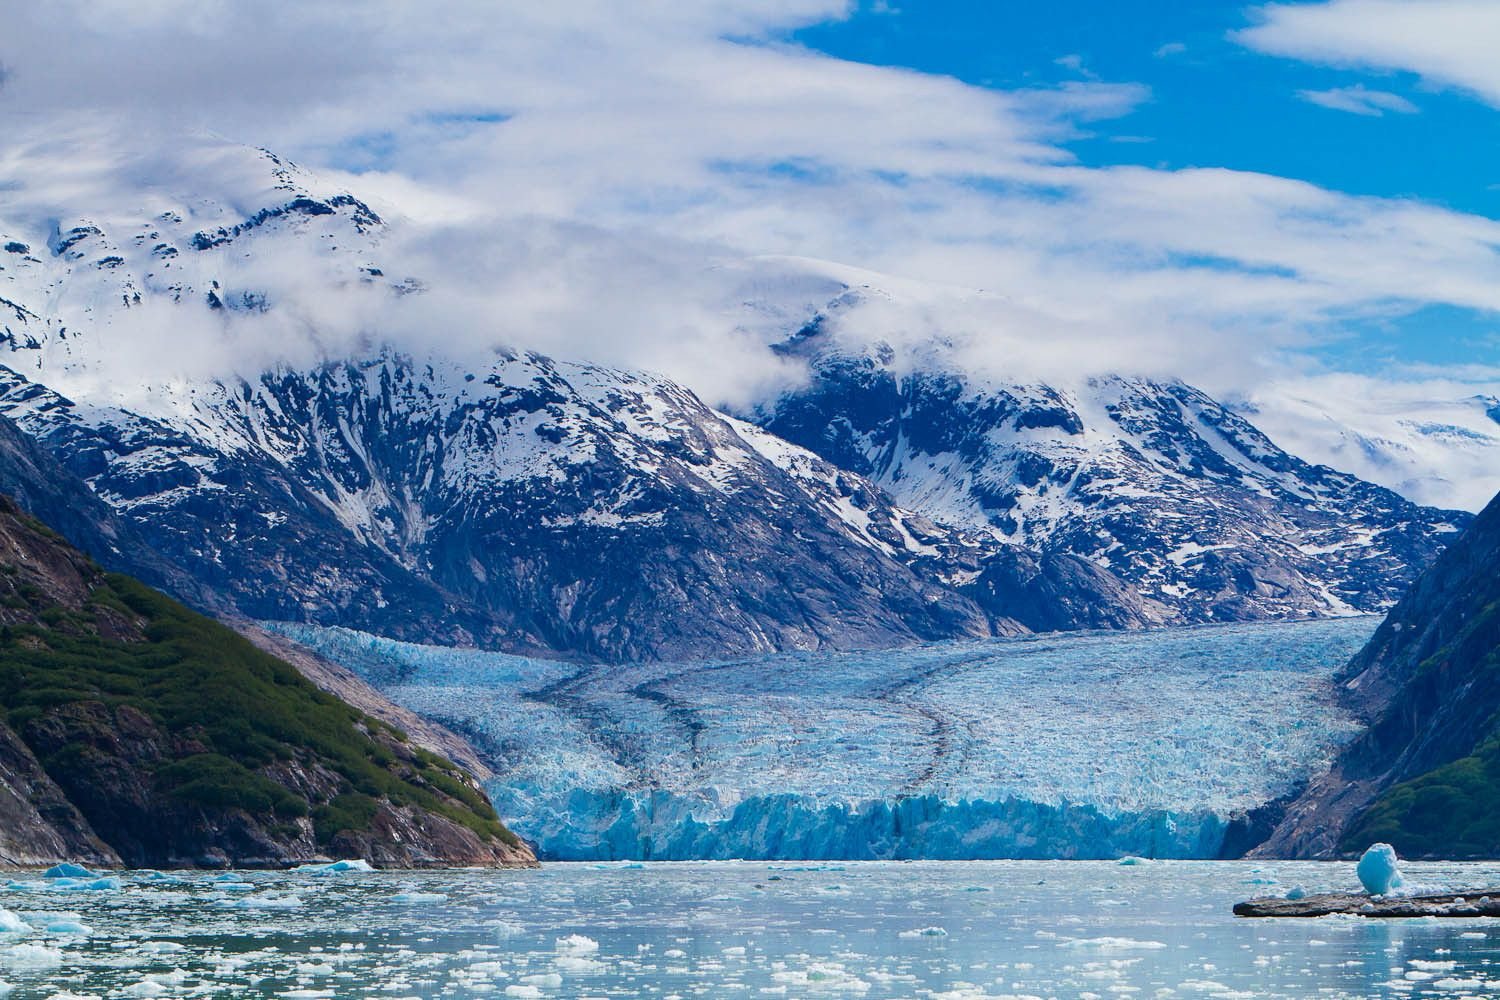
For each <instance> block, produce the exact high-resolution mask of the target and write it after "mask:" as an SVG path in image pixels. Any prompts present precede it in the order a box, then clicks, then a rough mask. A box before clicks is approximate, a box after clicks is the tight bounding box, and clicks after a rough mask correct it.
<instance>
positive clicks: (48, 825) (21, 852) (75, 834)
mask: <svg viewBox="0 0 1500 1000" xmlns="http://www.w3.org/2000/svg"><path fill="white" fill-rule="evenodd" d="M65 860H67V861H81V862H84V863H86V864H100V865H116V864H119V863H120V856H119V855H118V854H116V853H115V851H114V850H113V849H112V848H111V847H110V846H109V845H107V844H105V843H104V842H103V841H102V840H100V839H99V838H98V836H97V835H96V834H95V833H94V830H93V827H91V826H90V825H89V821H88V820H86V819H84V818H83V815H82V814H81V813H80V812H79V811H78V809H77V807H76V806H74V805H73V803H71V802H69V801H68V798H67V796H66V795H65V794H64V793H63V791H62V789H60V788H58V787H57V783H56V782H54V781H53V780H52V779H51V778H50V777H48V776H47V772H46V771H45V770H44V769H43V768H42V765H41V763H40V762H38V761H37V759H36V755H35V754H33V753H32V752H31V748H30V747H28V746H27V745H26V744H25V743H24V742H23V741H22V740H21V738H20V737H19V736H17V735H16V734H15V733H14V732H13V731H12V730H11V728H10V727H9V726H6V725H0V865H5V866H8V867H34V866H43V865H52V864H56V863H57V862H59V861H65Z"/></svg>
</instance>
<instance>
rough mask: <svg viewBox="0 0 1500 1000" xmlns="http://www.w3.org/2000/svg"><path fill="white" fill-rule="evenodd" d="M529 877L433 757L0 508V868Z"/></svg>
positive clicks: (519, 847) (220, 629)
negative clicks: (312, 865)
mask: <svg viewBox="0 0 1500 1000" xmlns="http://www.w3.org/2000/svg"><path fill="white" fill-rule="evenodd" d="M326 857H364V858H367V859H368V860H370V861H372V862H374V863H377V864H383V865H388V866H403V867H412V866H427V865H452V864H465V865H474V864H478V865H514V864H531V863H534V858H533V857H532V855H531V852H530V851H529V850H528V849H527V848H526V847H525V845H524V844H522V843H520V841H519V840H517V839H516V838H515V837H514V836H513V835H512V834H510V832H509V831H508V830H506V829H505V827H504V826H503V825H502V824H501V823H500V822H499V820H498V818H497V817H496V816H495V814H494V811H493V809H492V808H491V807H490V805H489V802H488V800H487V799H486V798H485V797H484V795H483V793H482V792H481V791H480V790H479V789H478V787H477V786H476V785H475V783H474V781H473V779H472V778H470V777H469V776H468V775H466V774H464V772H463V771H461V770H460V769H459V768H458V767H457V766H455V765H454V764H452V763H451V762H449V761H448V760H446V759H444V758H442V757H439V756H437V755H436V754H433V753H432V752H430V751H428V750H426V749H423V748H422V747H421V746H419V745H417V744H415V743H413V742H412V741H411V740H410V739H409V738H408V737H407V736H406V734H405V733H403V732H401V731H400V730H399V729H397V728H395V727H394V726H392V725H390V724H388V723H385V722H382V721H380V720H378V719H376V718H374V717H372V716H369V715H367V714H365V713H363V712H360V711H358V710H356V709H354V708H351V707H350V706H348V705H346V704H345V703H343V702H341V701H339V700H337V699H336V698H333V697H332V696H330V695H327V694H325V693H323V692H320V691H319V690H318V689H317V688H315V687H314V686H313V685H312V684H311V683H310V682H308V681H307V680H306V679H305V678H303V677H302V676H301V675H300V674H299V673H298V672H297V670H296V669H295V668H293V667H292V666H290V665H288V664H287V663H285V662H283V661H281V660H278V659H276V658H274V657H272V656H270V655H268V654H266V653H264V652H262V651H260V650H258V649H256V648H255V647H254V646H252V645H251V644H250V643H249V642H247V641H246V640H245V639H243V638H242V637H240V636H239V635H237V634H235V633H234V632H232V631H231V630H229V629H228V628H226V627H225V626H222V625H219V624H218V623H215V622H213V621H211V620H209V619H206V618H204V617H202V616H201V615H198V614H196V613H194V612H192V611H190V610H188V609H187V608H185V607H183V606H182V605H180V604H177V603H176V602H174V601H171V600H170V599H168V598H166V597H165V596H163V595H161V594H160V593H157V592H155V591H153V590H151V589H150V588H148V587H145V586H144V585H142V584H140V583H139V582H137V581H135V580H133V579H131V578H129V577H125V576H122V575H118V574H107V573H105V572H104V571H103V570H102V569H100V568H99V567H98V566H97V565H96V564H95V563H93V562H92V561H91V560H90V559H88V558H87V557H86V556H84V555H83V554H82V553H80V552H78V551H77V550H76V549H74V548H73V547H71V546H70V545H68V544H67V542H66V541H65V540H64V539H62V538H61V537H60V536H58V535H57V534H55V533H53V532H52V531H51V530H50V529H48V528H46V527H44V526H43V525H42V524H41V523H40V522H38V521H36V520H34V519H32V518H30V517H28V516H27V515H25V514H24V513H22V512H21V511H20V510H19V508H18V507H17V506H16V505H15V504H14V503H13V502H12V501H10V500H9V499H8V498H3V497H0V860H4V861H8V862H9V863H11V864H17V865H23V864H44V863H49V862H52V861H56V860H64V859H67V860H86V861H92V862H95V863H101V864H112V863H121V862H123V863H124V864H127V865H130V866H137V867H139V866H151V867H173V866H230V865H233V866H239V867H246V866H284V865H289V864H294V863H298V862H304V861H309V860H315V859H319V858H326Z"/></svg>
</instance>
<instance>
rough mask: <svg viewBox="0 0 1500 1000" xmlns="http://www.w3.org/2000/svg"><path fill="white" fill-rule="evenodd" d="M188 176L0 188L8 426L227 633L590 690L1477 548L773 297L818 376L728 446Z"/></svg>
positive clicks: (1362, 578) (298, 190)
mask: <svg viewBox="0 0 1500 1000" xmlns="http://www.w3.org/2000/svg"><path fill="white" fill-rule="evenodd" d="M183 163H184V164H185V165H184V166H182V167H181V169H180V170H178V171H177V172H175V173H169V174H168V181H169V182H170V185H169V184H168V183H167V182H162V181H158V180H153V181H151V182H149V183H148V182H146V181H144V180H143V181H140V182H139V183H138V184H136V186H134V187H129V191H130V194H129V196H128V197H126V196H122V195H120V194H118V193H117V192H114V193H111V192H113V189H112V188H108V186H106V188H105V189H99V190H105V192H106V193H105V194H102V195H101V194H99V191H98V190H95V189H93V188H89V187H88V185H86V184H82V183H81V182H79V183H75V184H72V185H66V184H65V185H62V186H60V187H59V186H56V185H46V184H43V185H39V186H38V187H37V190H35V191H33V190H31V189H29V188H28V187H27V184H26V183H25V178H22V179H21V181H16V180H15V179H14V178H11V179H8V180H7V179H6V178H0V180H6V182H7V183H10V184H11V187H10V188H9V189H8V193H7V191H6V189H5V188H4V187H3V185H0V310H3V311H0V362H3V363H4V367H5V370H4V371H0V413H4V414H5V415H8V416H10V417H12V418H13V419H15V420H16V421H17V423H18V424H19V425H20V426H21V427H22V428H23V429H24V430H25V431H26V432H27V433H28V434H30V435H31V436H33V437H34V438H35V439H37V440H38V441H41V442H43V443H44V444H45V445H46V446H47V447H48V448H49V449H50V450H51V451H52V452H53V453H54V454H56V455H57V456H58V457H60V458H61V459H62V460H63V461H64V463H65V464H66V465H67V466H68V467H69V468H70V469H71V470H72V471H73V472H74V473H76V474H77V475H79V476H80V477H82V478H83V479H85V480H86V481H87V482H88V483H89V484H90V485H91V486H92V487H93V488H94V490H95V491H96V492H97V493H98V494H99V495H100V496H101V497H103V498H104V499H105V500H107V501H108V502H109V503H110V504H112V505H113V506H114V507H115V508H116V509H117V510H119V511H120V512H121V513H123V514H125V515H126V516H127V517H129V518H130V519H131V520H132V521H133V522H135V524H136V525H137V526H138V527H139V528H140V529H141V530H142V532H143V533H144V534H145V536H146V537H147V538H148V539H150V541H151V542H152V544H154V545H155V546H156V547H157V548H159V549H160V550H161V551H162V552H163V553H164V554H165V555H166V556H167V557H168V558H170V559H171V560H173V561H174V562H176V563H178V564H179V565H181V566H182V567H183V568H185V569H186V570H188V571H189V572H190V573H192V574H193V575H194V577H195V578H197V579H198V580H200V581H202V582H203V583H204V584H205V585H207V586H209V587H210V588H212V589H213V590H214V591H215V592H216V593H217V594H220V595H223V596H224V599H225V600H226V601H227V602H228V604H229V605H230V606H231V607H232V608H233V609H234V610H236V611H237V612H238V613H240V614H243V615H246V616H250V617H255V618H266V619H272V618H274V619H290V620H296V621H307V622H313V623H318V624H324V625H345V626H350V627H354V628H360V629H365V630H369V631H374V632H379V633H383V634H387V635H392V636H397V637H400V638H405V639H410V640H416V641H426V642H434V641H436V642H450V643H470V642H472V643H478V644H482V645H487V646H501V647H505V648H510V649H515V650H534V651H551V652H561V653H566V654H581V655H586V656H591V657H599V658H605V659H641V658H659V657H674V658H690V657H698V656H705V655H711V654H723V653H727V652H732V651H757V650H773V649H807V648H823V647H840V648H849V647H868V646H885V645H893V644H901V643H909V642H913V641H918V640H923V639H934V638H941V637H953V636H981V635H989V634H996V633H998V634H1010V633H1014V632H1018V631H1024V630H1052V629H1068V628H1080V627H1140V626H1145V625H1153V624H1167V623H1175V622H1185V621H1201V620H1209V619H1240V620H1243V619H1267V618H1301V617H1315V616H1324V615H1339V614H1349V613H1353V612H1357V611H1373V610H1377V609H1379V608H1382V607H1384V606H1385V605H1387V604H1389V603H1390V602H1391V601H1392V600H1393V599H1394V598H1395V596H1396V595H1397V594H1398V593H1399V592H1400V590H1401V588H1402V587H1403V586H1404V584H1405V583H1406V581H1407V580H1409V579H1410V576H1411V574H1412V573H1414V572H1415V571H1416V570H1417V569H1419V568H1420V567H1421V566H1422V565H1425V563H1426V562H1427V561H1428V560H1429V559H1430V558H1431V556H1432V555H1433V553H1435V552H1436V551H1437V549H1438V548H1439V547H1440V546H1441V544H1442V542H1443V539H1444V538H1445V537H1446V536H1447V534H1448V533H1450V532H1451V531H1452V530H1454V528H1455V527H1456V526H1458V525H1460V524H1461V523H1463V522H1464V521H1465V520H1466V517H1465V515H1459V514H1449V513H1445V512H1441V511H1436V510H1430V509H1425V508H1418V507H1416V506H1414V505H1412V504H1410V503H1408V502H1406V501H1404V500H1402V499H1401V498H1400V497H1398V496H1396V495H1395V494H1393V493H1390V492H1388V491H1385V490H1382V489H1379V488H1377V487H1373V486H1370V485H1369V484H1366V483H1362V482H1360V481H1359V480H1357V479H1354V478H1353V477H1350V476H1344V475H1341V474H1338V473H1335V472H1333V471H1332V470H1329V469H1323V468H1317V467H1311V466H1308V465H1306V464H1305V463H1302V462H1299V461H1298V460H1296V459H1294V458H1292V457H1291V456H1289V455H1286V454H1285V453H1284V452H1281V451H1280V450H1279V449H1277V448H1276V447H1275V446H1274V445H1272V444H1271V443H1270V442H1269V441H1267V440H1266V439H1265V438H1264V437H1263V436H1261V435H1260V434H1259V433H1258V432H1256V431H1255V429H1254V428H1253V427H1252V426H1250V425H1249V424H1248V423H1246V422H1245V421H1244V420H1243V419H1241V418H1239V417H1236V416H1234V415H1233V414H1231V413H1229V412H1228V411H1226V410H1225V409H1224V408H1222V407H1220V406H1218V404H1216V403H1214V401H1213V400H1211V399H1209V398H1208V397H1206V396H1204V395H1203V394H1202V393H1199V392H1197V391H1196V390H1194V389H1192V388H1190V387H1188V386H1186V385H1183V384H1181V383H1165V382H1149V381H1143V380H1138V379H1124V378H1110V379H1100V380H1092V381H1084V382H1080V384H1079V385H1078V386H1075V387H1069V388H1054V387H1048V386H1045V385H1041V384H1036V385H1014V386H1013V385H1009V384H1001V383H997V382H993V381H992V382H986V383H978V382H973V381H970V380H965V379H964V378H962V377H960V376H957V375H954V374H952V373H951V372H949V373H945V369H944V367H943V362H942V359H941V356H940V352H939V353H934V355H933V358H934V360H933V365H932V367H930V368H928V369H913V370H911V371H909V372H907V373H905V374H901V373H898V370H897V368H896V367H894V366H893V365H892V363H891V359H890V358H888V357H885V356H884V355H882V353H881V351H880V350H879V349H878V348H875V349H866V350H854V351H852V352H851V351H850V350H849V349H848V348H847V345H843V344H840V343H838V342H837V341H836V338H833V337H832V336H831V335H829V334H828V333H827V331H826V330H824V329H823V327H822V326H821V325H820V324H818V323H816V322H815V323H813V324H810V325H808V326H807V327H806V328H805V329H804V330H803V331H802V332H801V333H799V334H796V335H794V336H792V337H791V339H790V340H787V339H786V338H787V334H788V332H789V331H790V330H792V329H795V324H792V325H790V326H789V325H787V319H788V318H789V317H792V316H795V315H797V312H798V309H799V306H798V305H797V304H796V303H790V304H789V303H787V302H776V301H754V302H750V303H749V305H750V307H751V308H750V311H751V312H754V313H755V314H756V315H757V316H759V317H760V320H761V322H760V326H759V329H752V328H751V327H746V329H745V336H747V337H762V336H765V335H766V333H767V331H770V332H771V333H773V334H774V339H775V340H777V341H784V342H783V343H780V344H779V345H778V348H777V350H778V351H779V363H781V364H787V365H798V364H803V363H805V364H807V365H808V366H809V367H810V370H811V371H812V373H813V377H812V381H811V382H810V383H809V384H808V385H806V386H804V387H803V388H801V389H800V390H798V391H796V392H793V393H790V394H787V395H784V396H782V397H780V398H779V399H777V400H775V401H774V402H768V403H767V404H766V405H765V406H764V407H761V408H759V409H755V408H746V412H745V413H744V414H742V415H743V416H748V417H751V418H753V420H751V421H741V420H737V419H734V418H732V417H730V416H727V415H725V414H724V413H721V412H718V411H716V410H714V409H713V408H711V407H710V406H708V405H705V403H704V402H703V401H702V400H700V399H699V398H698V396H696V395H695V394H694V393H693V392H692V391H690V390H689V389H687V388H686V387H684V386H682V385H680V384H678V383H675V382H673V381H672V380H670V379H667V378H663V377H659V376H653V375H645V374H641V373H637V372H632V371H626V370H620V369H617V368H610V367H605V366H601V365H596V364H586V363H575V362H559V361H553V360H552V359H550V358H548V357H545V356H543V355H540V354H536V353H531V352H526V351H522V350H516V349H510V348H504V347H494V348H491V349H488V350H487V351H484V352H482V356H480V355H479V354H476V353H475V352H474V351H472V350H470V351H469V353H467V354H465V353H464V352H463V351H458V350H450V349H449V348H450V347H451V346H452V345H450V344H449V343H448V341H449V340H451V339H462V340H463V341H464V342H465V343H468V344H470V345H471V347H472V343H473V342H475V341H476V340H478V339H479V338H478V337H476V336H474V335H473V334H472V331H471V332H470V333H469V334H466V335H465V336H463V337H462V338H458V337H457V335H456V334H454V336H452V337H450V333H452V331H451V330H450V329H449V328H448V327H447V326H445V324H448V323H450V322H451V318H450V316H449V315H448V314H447V313H445V312H444V311H442V310H440V309H434V310H433V311H432V312H431V314H430V315H428V314H424V313H423V311H422V309H421V306H422V303H424V302H426V301H427V297H426V293H425V291H424V288H425V285H424V281H423V280H422V279H423V276H421V275H408V274H406V273H405V269H404V268H403V267H402V266H401V265H400V264H399V263H396V264H392V263H391V262H389V261H387V260H386V259H385V258H386V256H387V255H388V254H387V251H388V249H389V245H390V243H391V242H392V240H393V236H392V230H393V228H394V227H397V226H399V225H402V224H403V223H401V221H400V220H399V219H395V220H393V221H388V217H390V213H385V212H377V211H376V210H374V209H372V208H371V207H370V206H369V205H368V204H366V202H364V201H363V200H361V199H360V198H358V197H356V196H355V195H354V194H352V193H350V192H349V191H347V190H344V189H343V188H342V187H340V186H339V185H337V184H332V183H328V182H325V181H322V180H320V179H319V178H317V177H316V176H314V175H312V174H309V173H307V172H305V171H303V170H301V169H300V168H297V167H296V166H294V165H292V164H290V163H288V162H286V161H283V160H281V159H279V158H277V157H276V156H274V155H273V154H270V153H266V152H264V151H247V150H243V149H240V148H238V147H226V146H224V145H223V144H219V143H212V142H204V143H199V144H197V145H194V146H192V147H191V148H189V149H188V150H187V151H186V152H184V153H183ZM148 166H149V167H150V169H149V170H147V169H145V168H142V169H141V170H140V171H139V172H140V174H141V176H143V177H145V176H150V177H153V178H154V177H158V175H160V174H161V173H162V171H161V168H160V165H159V164H158V163H157V162H156V161H154V160H153V161H152V163H151V164H148ZM179 187H180V188H182V189H186V190H189V192H190V195H191V196H184V195H183V194H182V193H181V190H178V189H177V188H179ZM75 191H84V192H85V194H84V195H76V197H78V198H79V201H80V204H83V205H85V206H86V213H84V214H80V212H79V210H70V208H69V201H68V198H69V197H70V196H74V193H75ZM91 191H92V192H93V193H92V194H89V193H88V192H91ZM204 191H207V192H208V193H209V194H211V195H212V197H205V196H204V194H203V192H204ZM16 192H20V193H19V194H17V193H16ZM38 192H41V193H38ZM85 195H87V196H85ZM28 199H29V200H28ZM391 256H396V257H397V259H398V261H399V260H400V259H401V258H400V256H399V254H391ZM788 275H789V276H788V279H787V280H786V281H785V282H782V285H784V286H786V287H795V288H796V289H797V290H798V292H797V293H798V294H799V295H807V294H809V290H811V293H812V294H821V291H820V290H822V289H826V288H827V287H828V284H829V283H828V282H827V281H826V280H824V279H822V278H816V280H808V279H807V276H806V275H804V274H801V273H799V272H798V271H797V269H796V268H791V269H790V270H789V272H788ZM815 277H816V276H815ZM775 287H777V281H771V282H769V283H768V284H767V285H766V288H767V289H768V295H769V294H771V290H773V289H774V288H775ZM580 294H586V293H585V292H580ZM773 297H774V296H773ZM398 310H399V311H400V313H401V317H402V320H401V322H403V323H405V324H408V325H410V324H411V323H412V322H413V321H414V319H415V320H421V319H423V318H424V317H425V318H426V320H427V322H428V324H429V325H428V327H427V328H426V329H425V332H424V335H423V337H422V338H418V339H419V340H420V341H421V343H422V347H421V349H420V350H413V349H410V348H411V346H412V345H411V343H410V342H409V341H410V340H411V339H412V338H410V337H408V338H407V340H408V343H406V344H405V346H402V345H394V346H393V344H392V341H393V339H394V338H393V337H389V336H387V326H388V325H391V324H394V323H395V322H396V321H395V320H394V319H393V318H392V317H393V316H394V315H395V313H396V312H397V311H398ZM778 324H780V325H779V332H777V330H778ZM403 329H404V328H403ZM407 332H409V331H407ZM231 361H232V362H233V363H232V364H231V363H230V362H231Z"/></svg>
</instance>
